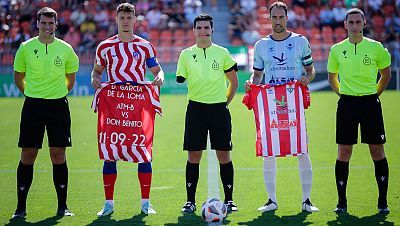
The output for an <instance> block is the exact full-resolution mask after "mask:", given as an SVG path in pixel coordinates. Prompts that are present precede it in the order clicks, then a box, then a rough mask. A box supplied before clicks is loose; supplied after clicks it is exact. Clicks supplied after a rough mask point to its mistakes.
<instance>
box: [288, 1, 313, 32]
mask: <svg viewBox="0 0 400 226" xmlns="http://www.w3.org/2000/svg"><path fill="white" fill-rule="evenodd" d="M307 10H308V13H307V18H306V21H305V22H304V28H305V29H309V30H311V28H313V27H319V19H318V17H319V15H318V13H317V10H316V9H315V7H314V6H311V7H309V8H308V9H307ZM288 16H289V12H288Z"/></svg>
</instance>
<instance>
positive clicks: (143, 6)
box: [135, 0, 150, 15]
mask: <svg viewBox="0 0 400 226" xmlns="http://www.w3.org/2000/svg"><path fill="white" fill-rule="evenodd" d="M149 8H150V4H149V2H148V0H138V1H137V2H136V3H135V9H136V15H146V14H147V12H148V11H149Z"/></svg>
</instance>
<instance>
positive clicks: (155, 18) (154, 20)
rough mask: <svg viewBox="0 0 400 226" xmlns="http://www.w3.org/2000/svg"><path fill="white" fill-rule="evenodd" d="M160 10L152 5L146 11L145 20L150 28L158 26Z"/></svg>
mask: <svg viewBox="0 0 400 226" xmlns="http://www.w3.org/2000/svg"><path fill="white" fill-rule="evenodd" d="M161 15H162V13H161V11H160V8H159V7H157V6H156V7H154V8H151V9H150V10H149V11H148V12H147V13H146V20H147V22H148V24H149V27H150V28H151V29H155V28H159V25H160V21H161Z"/></svg>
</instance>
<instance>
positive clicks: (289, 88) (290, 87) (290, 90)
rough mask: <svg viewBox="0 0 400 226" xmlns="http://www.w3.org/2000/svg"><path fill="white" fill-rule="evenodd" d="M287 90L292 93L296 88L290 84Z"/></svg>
mask: <svg viewBox="0 0 400 226" xmlns="http://www.w3.org/2000/svg"><path fill="white" fill-rule="evenodd" d="M286 90H287V91H288V92H289V93H292V92H293V90H294V88H293V87H292V86H289V87H288V88H286Z"/></svg>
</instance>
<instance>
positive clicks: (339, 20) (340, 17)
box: [332, 1, 347, 28]
mask: <svg viewBox="0 0 400 226" xmlns="http://www.w3.org/2000/svg"><path fill="white" fill-rule="evenodd" d="M332 12H333V18H334V23H333V27H334V28H336V27H338V26H340V27H342V26H343V21H344V20H345V19H346V12H347V9H346V8H344V6H343V3H342V1H337V2H336V4H335V7H333V9H332Z"/></svg>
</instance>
